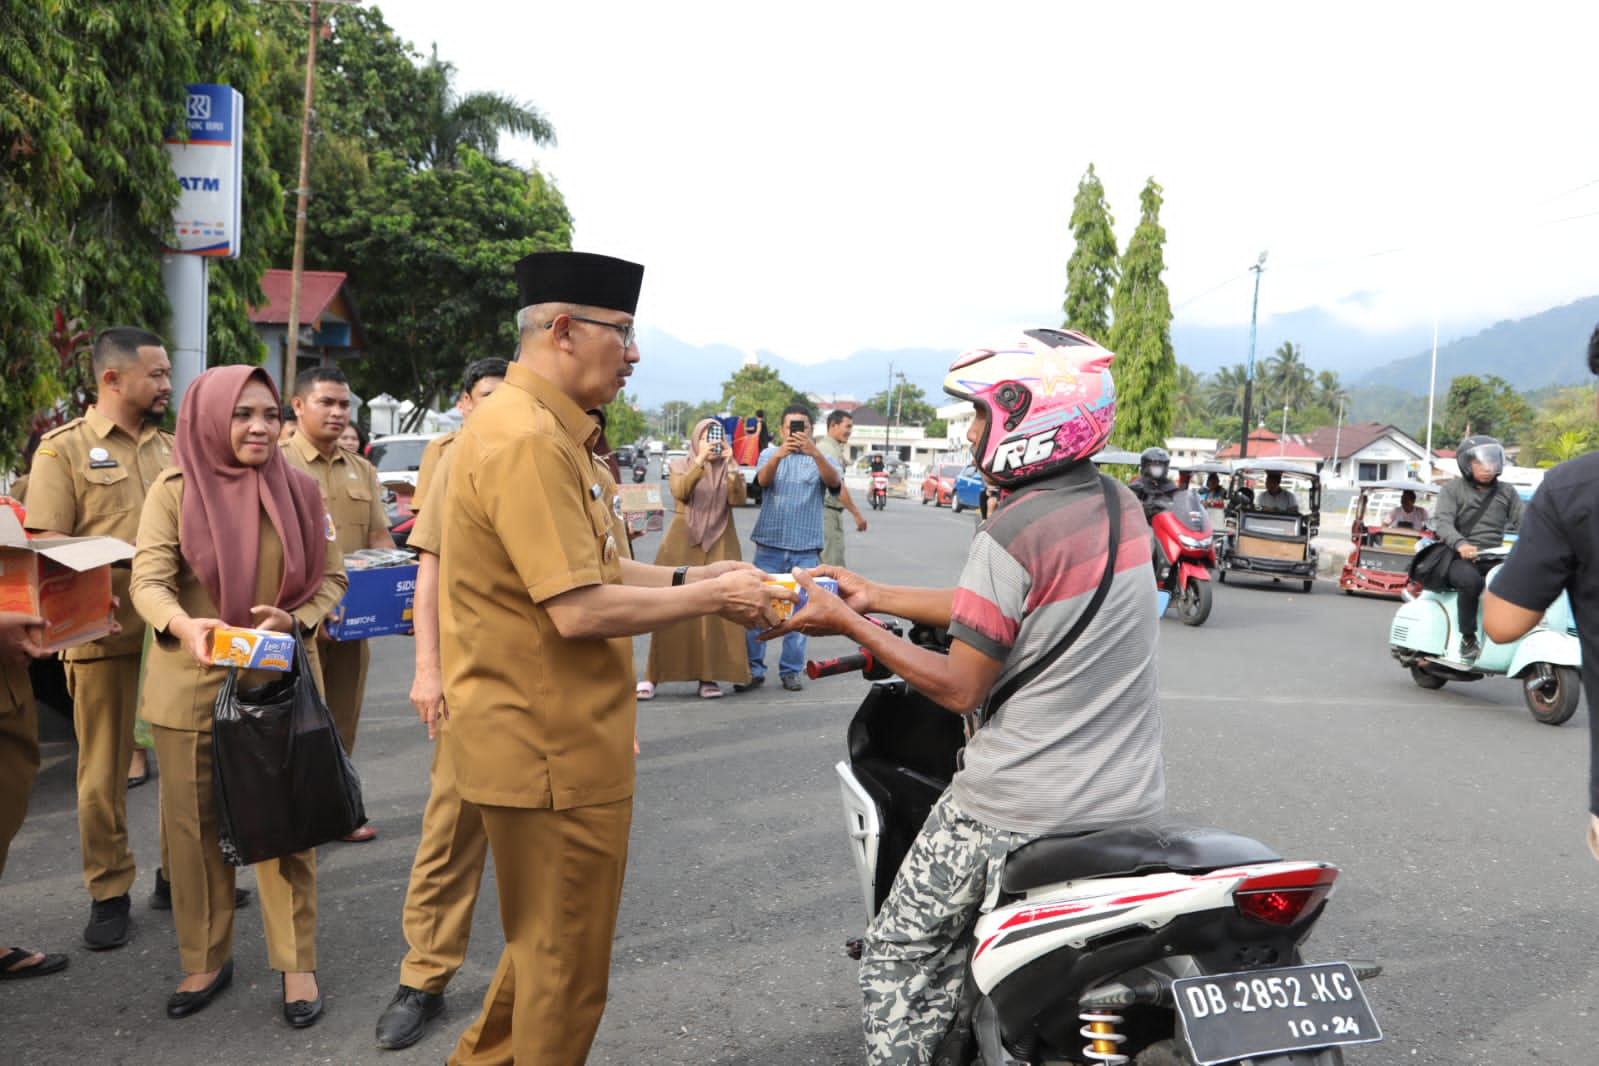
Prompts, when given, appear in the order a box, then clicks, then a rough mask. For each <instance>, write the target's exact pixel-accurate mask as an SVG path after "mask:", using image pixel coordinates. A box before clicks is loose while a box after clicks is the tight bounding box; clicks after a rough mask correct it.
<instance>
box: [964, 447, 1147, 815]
mask: <svg viewBox="0 0 1599 1066" xmlns="http://www.w3.org/2000/svg"><path fill="white" fill-rule="evenodd" d="M1116 495H1117V497H1118V498H1119V499H1120V501H1121V543H1120V545H1119V546H1118V549H1117V555H1116V575H1115V578H1114V579H1113V580H1112V582H1111V586H1110V589H1109V591H1108V592H1107V593H1106V596H1105V601H1104V603H1102V604H1101V605H1100V608H1099V612H1098V614H1096V615H1095V616H1094V619H1093V620H1092V621H1091V622H1090V623H1089V624H1088V628H1087V629H1085V630H1084V631H1083V633H1082V635H1081V636H1080V637H1078V639H1077V643H1076V644H1074V645H1073V646H1072V648H1071V649H1070V650H1069V651H1067V652H1066V654H1065V655H1063V656H1061V657H1060V658H1058V659H1057V660H1056V661H1055V662H1054V663H1053V664H1052V665H1051V666H1050V667H1049V669H1048V670H1046V671H1044V672H1043V673H1042V674H1040V675H1039V676H1038V677H1036V678H1035V679H1033V681H1032V682H1030V683H1029V684H1027V685H1025V686H1024V687H1022V688H1021V689H1019V690H1018V691H1017V692H1016V693H1015V694H1014V695H1012V696H1011V698H1010V699H1009V700H1008V701H1006V702H1005V704H1004V705H1002V706H1001V707H1000V709H999V712H998V713H997V714H995V715H994V717H993V718H992V719H990V720H989V722H988V723H987V724H986V725H985V726H984V727H983V728H982V729H981V730H980V731H979V732H978V734H977V736H976V737H974V738H973V739H972V741H971V742H970V743H969V744H967V746H966V763H965V767H964V768H963V769H962V770H961V771H960V772H959V773H957V774H956V775H955V780H954V784H953V787H954V789H955V799H956V801H957V802H958V803H959V804H960V806H961V808H962V809H963V810H965V811H966V812H967V813H969V814H970V815H971V816H972V817H974V818H976V819H978V820H979V821H981V822H984V823H985V824H988V825H991V826H993V827H995V828H997V829H1003V830H1008V831H1010V832H1013V833H1023V834H1028V835H1038V834H1043V833H1059V832H1076V831H1082V830H1086V829H1098V828H1104V827H1107V826H1111V825H1119V824H1124V823H1127V822H1132V821H1138V820H1141V819H1145V818H1153V817H1156V816H1158V815H1159V814H1160V812H1161V810H1162V808H1163V807H1164V805H1165V799H1166V782H1165V767H1164V765H1163V763H1162V758H1161V721H1160V708H1159V704H1158V701H1157V697H1156V691H1155V681H1156V678H1155V635H1156V628H1155V627H1156V623H1157V618H1156V614H1155V589H1154V576H1153V570H1152V568H1151V566H1150V541H1149V527H1148V525H1146V524H1145V522H1144V518H1143V511H1142V508H1141V507H1140V505H1139V502H1138V499H1137V497H1135V496H1134V495H1133V494H1132V493H1131V492H1130V491H1128V489H1127V488H1126V486H1123V485H1118V486H1117V488H1116ZM1108 532H1109V530H1108V526H1107V515H1106V512H1105V499H1104V495H1103V493H1102V492H1101V491H1100V487H1099V482H1098V472H1097V471H1096V470H1095V468H1094V466H1093V465H1092V464H1091V463H1086V462H1085V463H1080V464H1078V465H1077V466H1075V467H1073V468H1071V469H1070V470H1067V471H1065V472H1064V473H1062V474H1059V475H1057V476H1055V477H1053V478H1048V479H1046V480H1043V481H1040V482H1037V483H1035V484H1033V485H1029V486H1027V488H1025V489H1024V490H1021V491H1019V492H1017V493H1015V494H1014V495H1012V496H1010V497H1008V498H1007V499H1006V501H1005V503H1004V504H1003V505H1002V506H1001V507H1000V509H999V510H998V511H997V512H996V513H995V514H994V516H993V517H991V518H990V519H989V520H988V521H987V522H986V523H984V524H983V526H982V527H981V528H980V529H979V530H978V533H977V537H976V539H975V540H974V541H973V544H972V549H971V553H970V555H969V556H968V557H967V561H966V568H965V569H964V570H963V571H962V572H961V578H960V584H959V586H958V587H957V589H956V591H955V604H954V611H953V614H952V619H951V623H950V632H951V634H952V635H953V636H954V637H955V638H956V639H958V640H962V641H965V642H966V643H967V644H970V645H971V646H972V647H974V648H976V649H977V650H979V651H981V652H983V653H984V654H985V655H988V656H991V657H992V658H995V659H1002V660H1004V662H1005V666H1004V669H1003V670H1002V671H1001V673H1000V678H999V682H998V683H999V684H1003V683H1004V681H1005V680H1006V679H1007V678H1009V677H1011V676H1012V675H1014V674H1016V673H1018V672H1019V671H1021V670H1024V669H1026V668H1027V666H1028V664H1030V663H1032V662H1033V661H1034V660H1036V659H1038V658H1039V657H1041V656H1043V655H1045V654H1046V653H1047V652H1048V651H1049V650H1050V649H1051V648H1053V647H1054V646H1055V645H1056V644H1057V643H1058V642H1059V641H1060V639H1061V638H1062V637H1064V636H1065V635H1066V633H1067V631H1069V630H1070V629H1071V628H1072V626H1073V624H1075V622H1076V621H1077V618H1078V616H1079V615H1081V614H1082V612H1083V611H1084V610H1085V609H1086V608H1087V606H1088V604H1089V601H1090V600H1092V599H1093V597H1094V592H1095V590H1096V589H1097V588H1098V587H1099V582H1100V579H1101V577H1103V575H1104V573H1105V560H1106V555H1107V552H1106V544H1107V535H1108Z"/></svg>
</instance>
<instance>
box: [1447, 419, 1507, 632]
mask: <svg viewBox="0 0 1599 1066" xmlns="http://www.w3.org/2000/svg"><path fill="white" fill-rule="evenodd" d="M1455 462H1456V463H1457V464H1458V465H1459V466H1460V476H1459V477H1458V478H1456V479H1455V480H1453V481H1451V482H1449V483H1448V484H1447V485H1445V486H1444V487H1443V488H1442V489H1441V490H1440V491H1439V493H1438V506H1437V509H1436V510H1435V511H1434V512H1433V529H1434V531H1435V532H1436V533H1437V534H1438V539H1439V540H1441V541H1443V542H1444V543H1445V544H1447V545H1448V546H1449V547H1451V548H1453V549H1455V552H1456V554H1457V555H1458V558H1456V559H1455V560H1454V561H1452V562H1451V563H1450V564H1449V584H1450V585H1452V586H1453V587H1454V589H1455V593H1456V600H1455V609H1456V611H1457V612H1458V619H1459V622H1460V658H1461V659H1462V660H1464V661H1466V662H1468V663H1469V662H1474V661H1475V660H1476V658H1477V656H1478V655H1479V654H1480V653H1481V646H1480V645H1479V644H1478V642H1477V604H1478V602H1479V601H1480V599H1481V598H1482V590H1483V587H1484V585H1485V584H1486V582H1485V581H1484V578H1485V576H1486V575H1487V573H1488V571H1489V570H1491V569H1493V567H1494V566H1495V565H1496V563H1497V560H1495V559H1484V558H1482V557H1481V554H1480V553H1481V552H1482V550H1483V549H1485V548H1497V547H1499V546H1500V545H1501V544H1503V543H1504V540H1505V534H1506V533H1507V532H1508V531H1510V530H1512V529H1515V528H1517V527H1519V526H1520V525H1521V512H1522V504H1521V496H1520V494H1518V493H1517V492H1516V490H1515V489H1514V488H1513V487H1511V486H1510V485H1506V484H1504V483H1503V482H1501V481H1500V480H1499V475H1500V474H1502V473H1503V472H1504V469H1505V449H1504V446H1503V445H1501V444H1500V443H1499V441H1497V440H1496V439H1494V438H1493V437H1483V436H1474V437H1467V438H1466V439H1465V440H1463V441H1461V442H1460V448H1459V450H1458V451H1456V452H1455ZM1462 527H1465V528H1462Z"/></svg>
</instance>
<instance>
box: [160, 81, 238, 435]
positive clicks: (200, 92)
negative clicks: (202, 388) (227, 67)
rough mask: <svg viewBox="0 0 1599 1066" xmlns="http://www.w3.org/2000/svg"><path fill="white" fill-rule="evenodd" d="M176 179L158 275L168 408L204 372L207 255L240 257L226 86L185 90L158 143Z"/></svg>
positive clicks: (233, 97) (234, 134)
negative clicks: (164, 306)
mask: <svg viewBox="0 0 1599 1066" xmlns="http://www.w3.org/2000/svg"><path fill="white" fill-rule="evenodd" d="M164 143H165V145H166V150H167V156H168V158H170V159H171V160H172V169H173V171H174V172H175V173H176V174H177V176H178V186H179V190H180V191H179V194H178V206H177V209H176V210H175V211H174V212H173V215H172V233H171V236H170V239H169V240H168V241H167V243H166V244H165V245H163V247H162V249H161V250H162V253H163V254H162V256H161V278H162V280H163V281H164V282H165V283H166V290H167V300H168V301H169V302H170V303H171V304H172V321H171V322H170V323H169V325H168V329H167V341H168V347H169V348H170V354H171V356H172V405H173V407H177V406H179V405H181V404H182V402H183V393H184V390H185V389H187V388H188V385H189V382H191V381H193V380H194V379H195V378H196V377H198V376H199V375H200V372H201V371H203V370H204V369H205V364H206V348H207V345H206V333H207V330H206V302H207V299H208V297H209V278H208V276H207V273H206V260H207V259H208V258H216V257H222V258H227V259H237V258H238V257H239V226H240V219H241V216H242V213H243V205H244V97H243V96H241V95H240V94H239V93H238V92H236V91H235V90H234V89H232V88H230V87H229V86H226V85H190V86H188V95H187V100H186V102H185V105H184V128H183V129H182V130H169V131H168V132H167V135H166V137H165V138H164Z"/></svg>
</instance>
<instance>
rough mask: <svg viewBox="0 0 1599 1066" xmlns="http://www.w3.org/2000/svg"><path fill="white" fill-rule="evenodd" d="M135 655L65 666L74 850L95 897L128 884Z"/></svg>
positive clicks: (124, 888)
mask: <svg viewBox="0 0 1599 1066" xmlns="http://www.w3.org/2000/svg"><path fill="white" fill-rule="evenodd" d="M139 658H140V656H139V653H138V652H135V653H134V654H132V655H114V656H111V657H110V658H106V659H75V660H71V661H69V662H68V663H67V664H66V667H67V691H68V692H69V693H71V694H72V727H73V729H74V730H75V731H76V732H77V734H78V848H79V850H80V851H81V852H82V854H83V885H84V887H85V888H87V889H88V890H89V896H90V898H92V899H95V900H106V899H115V898H116V897H117V896H121V895H123V894H125V893H126V892H127V891H128V890H129V889H131V888H132V887H133V879H134V876H135V872H136V871H135V869H134V862H133V849H132V848H131V847H130V846H129V844H128V761H129V760H130V759H132V757H133V721H134V719H135V718H136V717H137V716H138V711H139Z"/></svg>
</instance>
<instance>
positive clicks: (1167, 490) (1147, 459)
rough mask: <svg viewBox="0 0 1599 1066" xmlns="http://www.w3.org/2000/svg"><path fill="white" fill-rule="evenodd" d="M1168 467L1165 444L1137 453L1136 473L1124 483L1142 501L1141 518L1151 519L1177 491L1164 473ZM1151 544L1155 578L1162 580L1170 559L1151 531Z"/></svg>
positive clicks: (1161, 581) (1169, 466) (1169, 503)
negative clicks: (1142, 516) (1142, 515)
mask: <svg viewBox="0 0 1599 1066" xmlns="http://www.w3.org/2000/svg"><path fill="white" fill-rule="evenodd" d="M1170 469H1171V456H1170V455H1168V454H1167V453H1166V449H1165V448H1145V449H1144V454H1143V455H1140V456H1139V457H1138V476H1137V477H1135V478H1133V480H1132V481H1130V482H1128V483H1127V487H1128V488H1129V489H1131V490H1132V493H1133V495H1134V496H1137V497H1138V498H1139V500H1140V501H1142V502H1143V505H1144V520H1145V521H1147V522H1150V523H1153V522H1154V520H1155V515H1156V514H1157V513H1159V512H1161V511H1163V510H1165V509H1166V508H1168V507H1170V506H1171V498H1172V496H1173V495H1174V494H1176V492H1177V482H1175V481H1173V480H1172V479H1171V478H1169V477H1167V476H1166V474H1167V471H1169V470H1170ZM1150 544H1151V545H1152V547H1153V549H1154V566H1155V579H1156V580H1157V581H1158V582H1160V583H1162V584H1164V583H1165V581H1166V575H1167V574H1168V573H1169V572H1170V571H1171V559H1169V558H1168V557H1167V555H1166V549H1164V548H1162V547H1161V546H1160V540H1159V539H1158V538H1157V537H1155V536H1154V534H1153V533H1151V534H1150Z"/></svg>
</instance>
